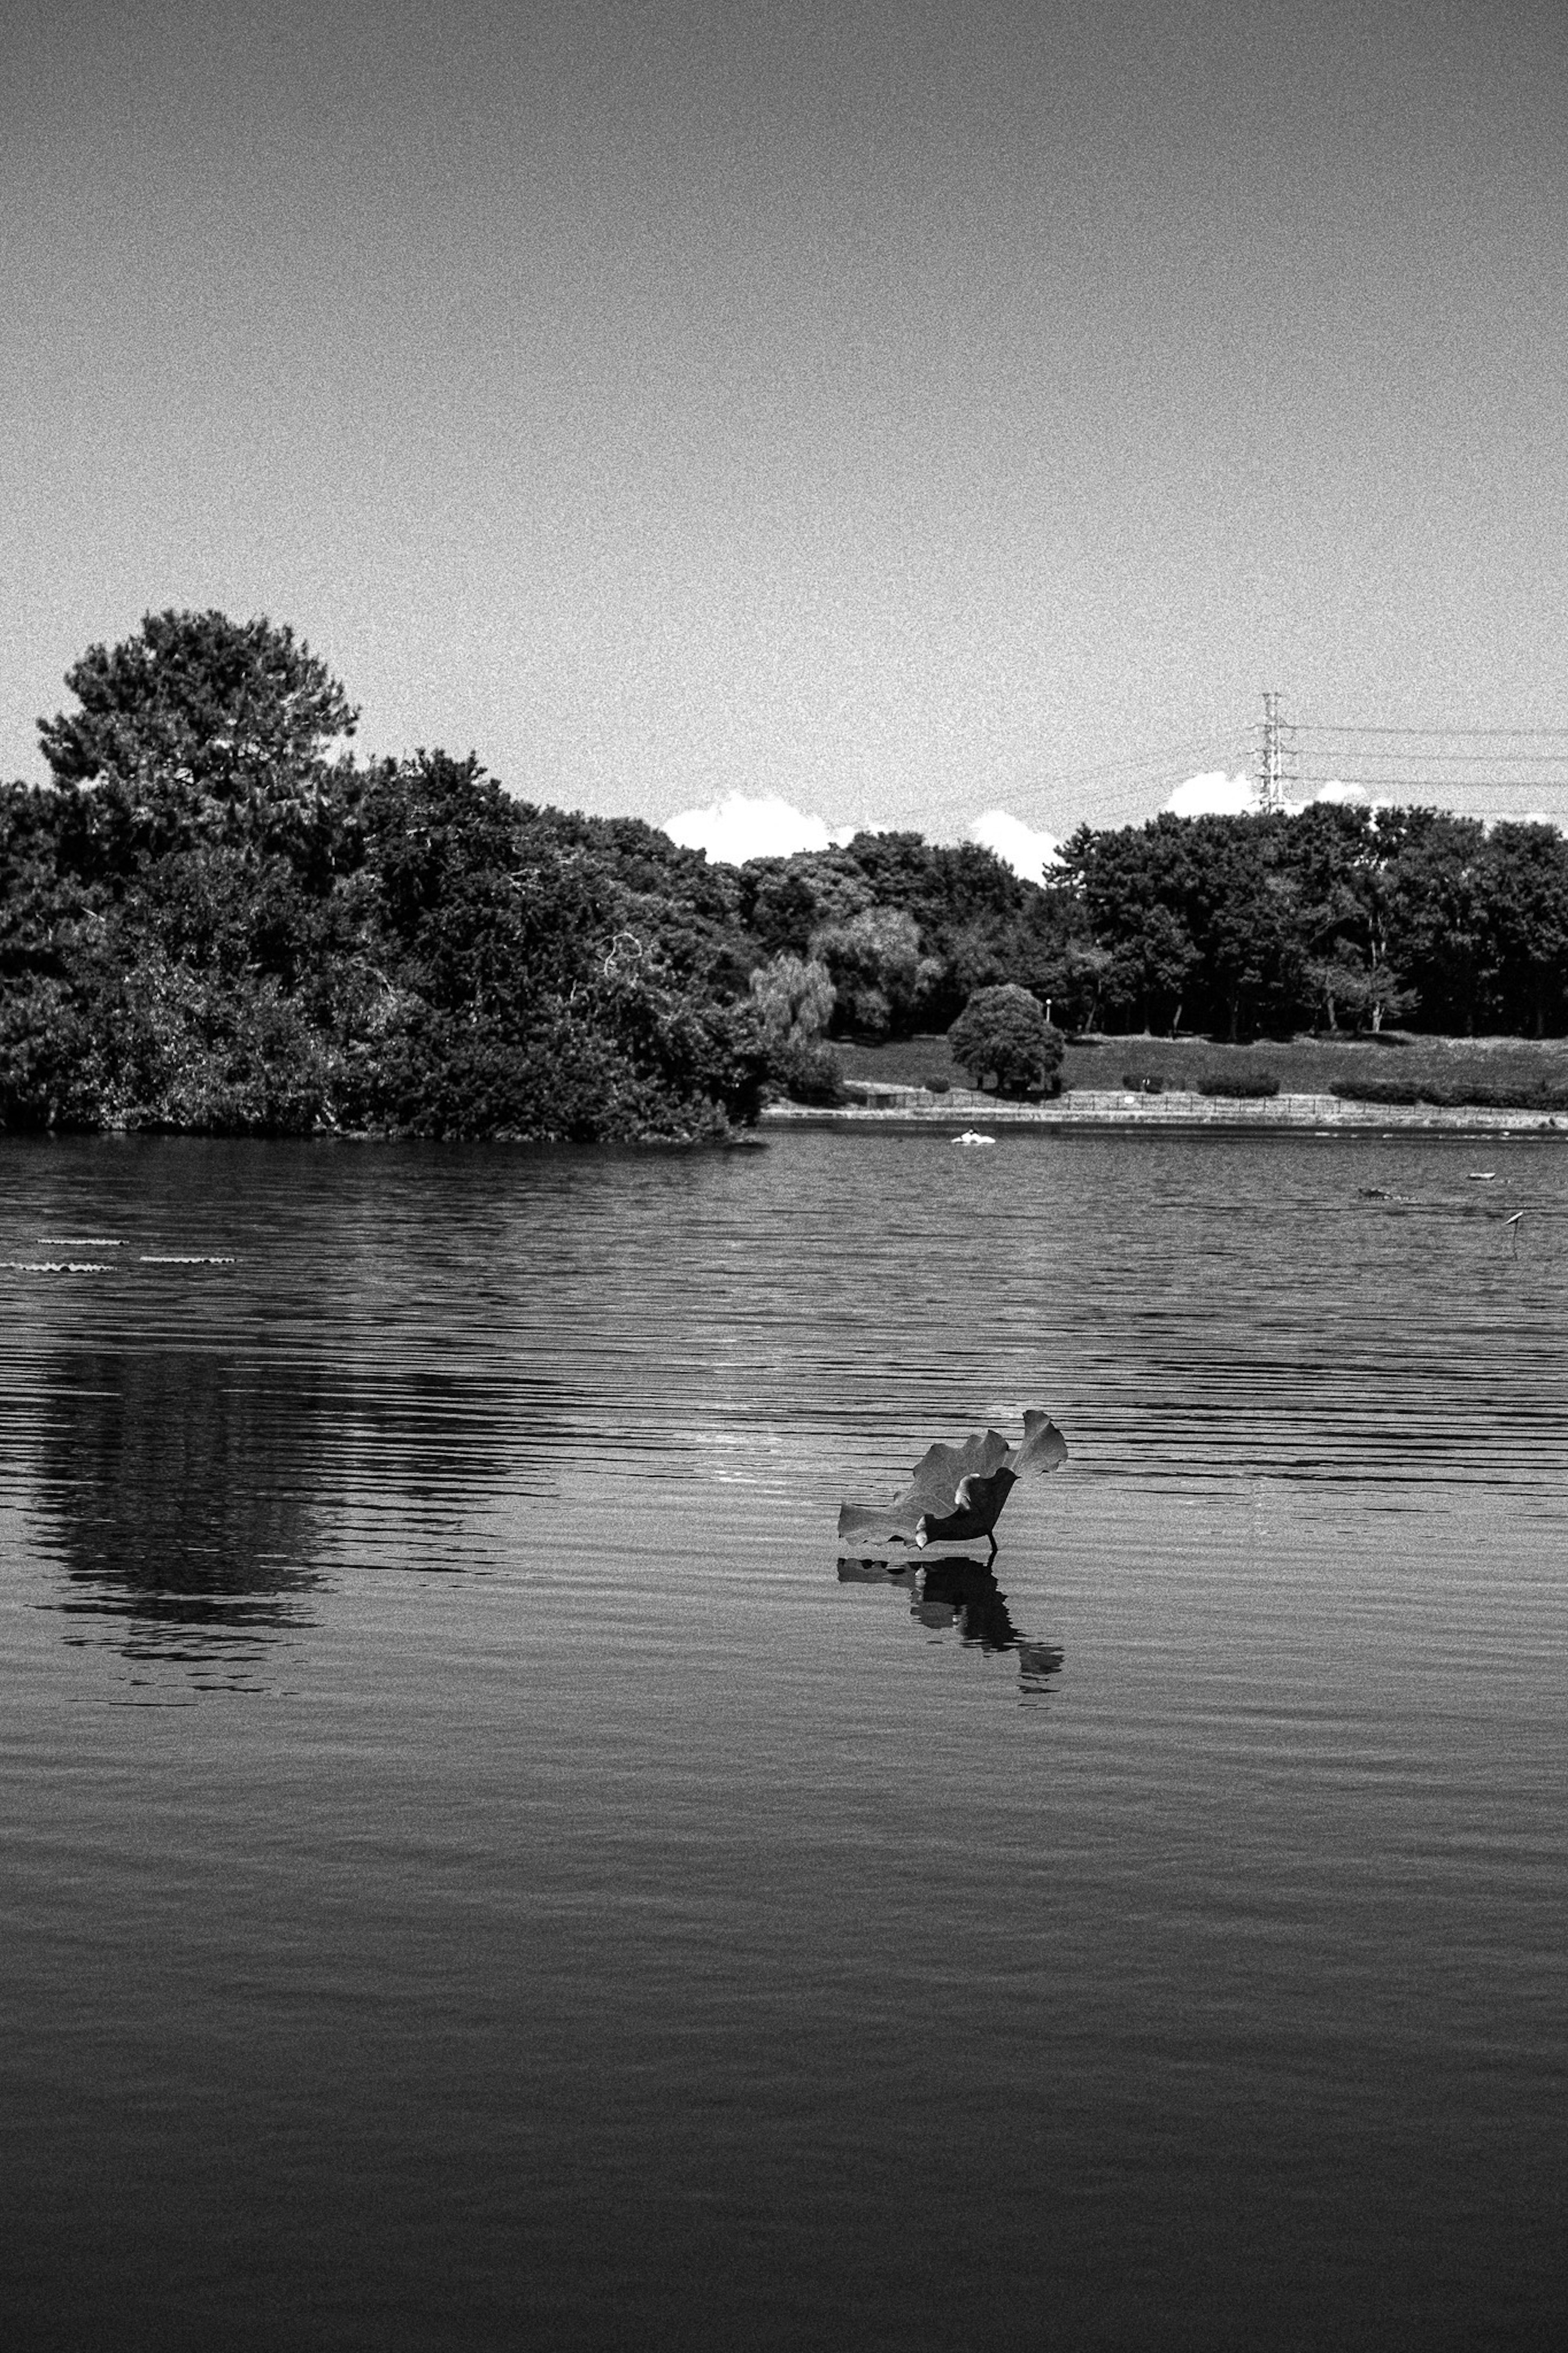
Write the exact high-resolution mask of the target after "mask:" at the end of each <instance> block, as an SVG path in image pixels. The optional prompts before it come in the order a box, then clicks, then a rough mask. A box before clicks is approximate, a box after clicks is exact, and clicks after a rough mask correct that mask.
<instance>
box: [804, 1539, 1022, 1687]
mask: <svg viewBox="0 0 1568 2353" xmlns="http://www.w3.org/2000/svg"><path fill="white" fill-rule="evenodd" d="M838 1582H839V1583H840V1585H892V1586H896V1587H897V1588H899V1590H900V1592H902V1593H906V1594H907V1595H908V1596H909V1597H910V1617H911V1618H914V1619H916V1620H918V1621H919V1622H920V1623H921V1625H922V1626H928V1627H930V1628H931V1630H932V1631H933V1632H945V1631H946V1630H949V1629H952V1630H955V1631H956V1632H957V1634H958V1636H959V1638H960V1640H961V1641H963V1644H964V1645H965V1647H966V1648H973V1649H975V1650H979V1651H987V1652H993V1653H994V1652H998V1651H1014V1652H1016V1656H1017V1660H1018V1672H1019V1677H1020V1680H1021V1681H1022V1682H1023V1683H1024V1684H1025V1686H1026V1688H1028V1687H1034V1688H1039V1687H1040V1686H1041V1685H1043V1684H1044V1683H1045V1682H1046V1680H1047V1678H1048V1677H1049V1676H1051V1675H1054V1674H1056V1673H1058V1672H1059V1671H1060V1668H1061V1664H1062V1661H1063V1659H1064V1657H1065V1656H1066V1653H1065V1652H1064V1651H1062V1649H1061V1648H1060V1646H1059V1644H1058V1643H1055V1642H1043V1641H1037V1640H1036V1639H1033V1638H1031V1637H1029V1636H1026V1635H1024V1634H1020V1633H1019V1631H1018V1630H1017V1628H1016V1626H1015V1625H1014V1623H1013V1618H1012V1613H1011V1611H1010V1609H1009V1608H1008V1605H1007V1597H1006V1595H1005V1593H1004V1592H1003V1591H1002V1588H1001V1587H1000V1586H999V1585H998V1584H997V1582H996V1578H995V1576H994V1573H993V1570H992V1568H991V1565H990V1563H989V1562H988V1561H984V1560H973V1559H970V1558H968V1557H967V1556H964V1555H963V1554H959V1555H956V1556H954V1555H952V1554H949V1555H946V1556H942V1558H940V1559H935V1560H930V1561H926V1562H923V1563H921V1565H919V1566H917V1565H916V1564H915V1563H913V1562H910V1563H907V1564H906V1563H905V1562H902V1561H899V1562H893V1561H886V1560H875V1559H855V1558H853V1557H850V1556H844V1557H842V1558H841V1559H840V1560H839V1563H838Z"/></svg>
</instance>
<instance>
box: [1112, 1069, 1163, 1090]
mask: <svg viewBox="0 0 1568 2353" xmlns="http://www.w3.org/2000/svg"><path fill="white" fill-rule="evenodd" d="M1121 1083H1122V1085H1123V1086H1124V1087H1125V1088H1126V1089H1127V1092H1128V1093H1129V1094H1132V1095H1159V1094H1163V1093H1164V1092H1165V1082H1164V1080H1163V1078H1162V1077H1161V1076H1160V1073H1159V1072H1158V1071H1122V1073H1121Z"/></svg>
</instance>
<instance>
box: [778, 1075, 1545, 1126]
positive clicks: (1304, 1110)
mask: <svg viewBox="0 0 1568 2353" xmlns="http://www.w3.org/2000/svg"><path fill="white" fill-rule="evenodd" d="M866 1094H867V1099H866V1101H865V1102H863V1103H846V1104H844V1105H842V1106H841V1107H839V1108H837V1109H834V1110H827V1109H825V1108H821V1107H819V1106H817V1105H816V1104H811V1103H770V1104H769V1105H768V1107H767V1109H766V1110H765V1111H764V1112H763V1121H764V1122H765V1123H768V1124H791V1125H800V1124H807V1125H812V1124H815V1125H819V1126H825V1127H844V1126H854V1127H939V1128H965V1127H973V1126H982V1127H987V1128H994V1127H1052V1128H1066V1127H1129V1128H1134V1127H1137V1128H1186V1127H1223V1128H1265V1129H1268V1128H1276V1129H1278V1128H1292V1127H1305V1128H1312V1129H1315V1130H1318V1131H1328V1132H1332V1131H1336V1130H1337V1131H1342V1132H1354V1131H1361V1132H1370V1133H1373V1134H1381V1135H1390V1134H1406V1133H1410V1132H1414V1133H1415V1134H1426V1133H1430V1134H1449V1135H1456V1134H1457V1135H1497V1134H1515V1135H1525V1134H1531V1135H1533V1134H1547V1133H1552V1132H1555V1133H1556V1134H1560V1135H1562V1136H1563V1137H1564V1138H1565V1139H1568V1113H1564V1112H1542V1111H1493V1110H1491V1109H1489V1108H1486V1107H1483V1106H1481V1105H1479V1104H1477V1105H1470V1104H1455V1105H1451V1106H1450V1105H1438V1104H1436V1103H1348V1102H1346V1101H1345V1100H1344V1098H1343V1097H1342V1096H1340V1095H1262V1096H1258V1097H1256V1098H1248V1097H1243V1096H1235V1095H1200V1094H1185V1093H1183V1092H1179V1091H1177V1090H1174V1089H1173V1090H1171V1091H1169V1092H1166V1093H1164V1094H1159V1095H1138V1094H1131V1093H1128V1092H1126V1091H1124V1090H1120V1089H1112V1088H1103V1089H1102V1088H1098V1087H1096V1088H1089V1087H1075V1088H1074V1089H1073V1090H1072V1091H1071V1092H1069V1093H1068V1094H1063V1095H1057V1096H1056V1097H1054V1098H1053V1099H1052V1101H1050V1102H1049V1103H1001V1102H998V1100H997V1098H996V1097H995V1096H994V1095H984V1094H977V1093H975V1092H973V1091H971V1090H970V1089H968V1088H963V1087H954V1088H953V1089H952V1092H951V1093H948V1094H945V1095H933V1094H930V1093H928V1092H926V1090H925V1089H924V1088H923V1087H878V1088H868V1090H867V1091H866Z"/></svg>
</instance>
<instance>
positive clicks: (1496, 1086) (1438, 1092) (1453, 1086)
mask: <svg viewBox="0 0 1568 2353" xmlns="http://www.w3.org/2000/svg"><path fill="white" fill-rule="evenodd" d="M1332 1092H1333V1093H1335V1094H1336V1095H1338V1096H1339V1097H1340V1099H1341V1101H1342V1102H1343V1103H1429V1104H1431V1106H1432V1108H1433V1109H1434V1110H1435V1111H1449V1110H1452V1111H1568V1087H1562V1086H1553V1085H1552V1084H1551V1082H1549V1081H1547V1080H1543V1079H1537V1080H1530V1079H1524V1080H1518V1081H1515V1082H1513V1083H1512V1084H1510V1083H1509V1082H1506V1081H1504V1082H1492V1081H1489V1080H1486V1079H1462V1078H1461V1079H1452V1080H1442V1079H1425V1080H1415V1079H1363V1078H1353V1079H1340V1080H1337V1081H1336V1082H1335V1083H1334V1086H1333V1089H1332Z"/></svg>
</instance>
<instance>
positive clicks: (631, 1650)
mask: <svg viewBox="0 0 1568 2353" xmlns="http://www.w3.org/2000/svg"><path fill="white" fill-rule="evenodd" d="M1484 1169H1490V1170H1491V1171H1492V1172H1493V1173H1492V1176H1491V1177H1490V1179H1489V1181H1486V1182H1481V1181H1477V1176H1476V1174H1475V1173H1474V1172H1479V1171H1481V1170H1484ZM1520 1209H1522V1210H1523V1211H1524V1213H1525V1214H1524V1216H1523V1218H1522V1219H1521V1221H1520V1222H1519V1223H1518V1225H1517V1226H1510V1224H1509V1223H1508V1222H1507V1220H1508V1219H1509V1218H1510V1217H1511V1216H1512V1214H1513V1213H1514V1212H1515V1211H1516V1210H1520ZM46 1238H47V1239H46ZM110 1244H118V1245H119V1247H110ZM0 1259H4V1260H5V1261H10V1263H9V1264H7V1265H6V1267H5V1269H4V1270H3V1271H0V1305H3V1310H4V1322H3V1337H0V1558H3V1563H4V1571H3V1576H0V1667H3V1671H4V1694H5V1705H4V1712H3V1716H0V1808H3V1829H4V1835H5V1910H4V1921H3V1941H0V1996H3V2017H4V2027H5V2031H4V2036H3V2038H0V2071H3V2079H0V2193H3V2204H4V2223H3V2227H0V2278H3V2280H4V2288H3V2291H0V2293H3V2296H4V2309H5V2312H7V2313H8V2314H9V2315H10V2316H11V2327H10V2330H9V2333H8V2336H7V2342H8V2343H9V2344H14V2345H16V2347H17V2348H18V2353H21V2348H28V2353H31V2348H54V2347H57V2346H58V2347H62V2348H63V2347H69V2348H83V2347H99V2346H113V2347H115V2348H125V2347H135V2346H141V2345H148V2346H157V2347H160V2348H184V2347H187V2346H188V2347H193V2348H194V2347H197V2346H200V2347H202V2348H213V2347H219V2348H262V2347H266V2348H276V2347H279V2346H285V2345H289V2346H292V2345H300V2346H304V2347H309V2348H327V2349H328V2353H339V2348H366V2353H370V2348H375V2353H389V2348H390V2353H400V2348H459V2347H460V2348H489V2347H511V2346H519V2347H521V2346H537V2347H541V2348H565V2353H575V2348H706V2347H709V2346H715V2347H717V2346H738V2347H744V2348H753V2347H754V2348H803V2347H815V2346H817V2345H820V2344H826V2345H831V2346H835V2347H838V2348H845V2353H859V2348H899V2353H909V2348H921V2353H924V2348H939V2353H947V2348H952V2353H958V2348H964V2349H965V2353H972V2349H973V2348H987V2349H988V2348H992V2347H997V2348H1000V2347H1003V2346H1013V2345H1017V2344H1047V2343H1048V2344H1054V2345H1058V2346H1062V2347H1066V2348H1194V2353H1215V2348H1242V2347H1247V2348H1258V2347H1263V2348H1336V2353H1337V2348H1380V2353H1381V2348H1389V2347H1401V2346H1411V2347H1420V2348H1461V2347H1462V2348H1476V2347H1499V2348H1505V2347H1506V2348H1513V2347H1536V2346H1539V2347H1542V2348H1545V2347H1548V2346H1551V2347H1553V2348H1555V2347H1559V2346H1561V2345H1562V2344H1563V2342H1564V2341H1568V2259H1565V2256H1564V2250H1563V2238H1564V2232H1563V2201H1564V2193H1565V2190H1568V2165H1565V2158H1568V2121H1565V2119H1568V1975H1565V1971H1564V1966H1563V1936H1564V1923H1565V1921H1568V1837H1565V1819H1568V1814H1565V1806H1564V1799H1565V1795H1568V1790H1565V1783H1568V1772H1565V1768H1564V1717H1565V1708H1564V1695H1563V1680H1564V1662H1565V1659H1568V1567H1565V1557H1568V1378H1565V1377H1564V1361H1563V1348H1564V1339H1565V1337H1568V1153H1565V1152H1564V1150H1563V1147H1562V1146H1561V1145H1552V1144H1548V1143H1532V1142H1496V1143H1487V1144H1485V1145H1477V1144H1476V1143H1474V1142H1463V1141H1454V1140H1436V1141H1434V1140H1426V1139H1422V1140H1416V1141H1404V1142H1392V1141H1391V1142H1377V1141H1367V1142H1356V1143H1350V1142H1344V1141H1336V1142H1320V1141H1318V1140H1316V1139H1314V1138H1312V1137H1310V1136H1301V1137H1280V1138H1271V1137H1260V1138H1233V1139H1225V1138H1216V1137H1196V1138H1189V1139H1182V1138H1164V1137H1160V1138H1144V1137H1118V1136H1115V1135H1086V1136H1054V1137H1053V1136H1046V1135H1038V1134H1037V1135H1029V1134H1015V1135H1004V1137H1003V1139H1002V1141H1001V1143H1000V1144H999V1145H998V1146H997V1148H996V1149H995V1150H994V1151H990V1152H964V1151H960V1150H955V1149H953V1147H952V1145H950V1144H949V1143H947V1142H946V1141H945V1140H944V1139H942V1138H941V1137H938V1136H925V1135H913V1136H911V1135H896V1134H895V1135H889V1134H877V1135H867V1134H862V1135H846V1134H827V1133H810V1132H808V1133H805V1134H780V1135H778V1136H777V1137H776V1138H775V1139H774V1140H773V1142H771V1143H770V1145H768V1147H767V1148H766V1149H764V1150H751V1151H738V1152H733V1153H730V1154H723V1155H692V1156H687V1155H652V1156H641V1157H638V1156H616V1155H590V1154H577V1153H573V1152H565V1151H563V1152H556V1153H533V1152H522V1151H509V1150H506V1149H500V1148H497V1149H490V1150H472V1151H469V1150H461V1151H458V1150H447V1151H444V1150H438V1149H423V1148H407V1149H405V1148H398V1147H387V1146H373V1147H356V1146H351V1145H321V1146H310V1145H299V1146H295V1145H227V1144H201V1143H193V1142H184V1141H160V1140H139V1139H121V1140H99V1141H84V1142H29V1141H19V1140H11V1141H9V1142H5V1143H4V1144H0ZM72 1263H76V1264H84V1263H85V1264H87V1265H95V1266H100V1267H102V1268H104V1269H105V1270H106V1271H102V1272H92V1273H89V1272H69V1271H39V1270H40V1269H47V1268H48V1267H51V1266H56V1265H61V1264H63V1265H66V1266H68V1265H70V1264H72ZM1036 1404H1038V1405H1043V1406H1046V1407H1047V1408H1048V1409H1050V1410H1051V1411H1052V1412H1053V1414H1054V1415H1055V1417H1056V1419H1057V1420H1058V1423H1059V1425H1060V1427H1061V1429H1062V1430H1063V1431H1064V1433H1065V1435H1066V1437H1067V1440H1068V1446H1069V1448H1070V1450H1071V1452H1070V1459H1069V1461H1068V1463H1067V1464H1066V1465H1065V1467H1064V1468H1063V1469H1061V1470H1059V1471H1058V1472H1056V1473H1055V1474H1054V1475H1053V1476H1052V1477H1051V1478H1049V1479H1047V1480H1044V1481H1041V1482H1037V1483H1033V1484H1026V1485H1024V1486H1021V1487H1020V1488H1019V1489H1018V1491H1017V1492H1016V1494H1015V1495H1014V1497H1013V1498H1012V1500H1011V1502H1010V1504H1009V1505H1008V1508H1007V1512H1006V1514H1005V1517H1004V1519H1003V1522H1002V1524H1001V1527H1000V1530H999V1534H1000V1536H1001V1539H1002V1549H1001V1552H1000V1555H999V1556H998V1558H997V1561H996V1564H995V1570H994V1579H992V1578H988V1577H986V1576H985V1574H984V1570H983V1568H982V1567H980V1566H979V1565H972V1566H970V1567H967V1568H965V1567H952V1566H951V1565H950V1566H949V1567H947V1568H945V1569H942V1568H939V1567H929V1568H928V1569H927V1570H926V1571H925V1573H924V1574H923V1576H922V1577H920V1578H917V1577H915V1576H914V1575H912V1574H910V1573H909V1572H908V1571H907V1570H906V1571H903V1572H901V1573H900V1574H897V1575H894V1574H893V1573H891V1572H889V1573H888V1574H885V1575H884V1574H882V1573H880V1572H879V1571H877V1570H875V1569H865V1568H858V1569H857V1568H854V1567H851V1568H850V1569H848V1570H847V1571H846V1573H845V1575H844V1576H843V1577H841V1575H840V1571H839V1565H838V1548H837V1540H836V1537H835V1534H834V1525H835V1515H836V1513H837V1505H838V1503H839V1501H840V1499H841V1498H842V1497H844V1496H847V1495H848V1496H855V1497H868V1496H869V1497H875V1496H877V1495H879V1494H885V1493H889V1492H890V1490H891V1488H892V1487H893V1486H894V1485H895V1484H896V1483H898V1482H900V1480H901V1479H902V1478H903V1477H904V1476H906V1475H907V1472H908V1470H909V1468H910V1465H911V1464H912V1463H913V1461H914V1460H915V1458H916V1457H917V1456H918V1455H919V1454H920V1453H921V1451H923V1450H924V1448H925V1447H926V1445H927V1444H928V1443H929V1442H930V1441H931V1440H932V1439H935V1438H952V1439H956V1438H959V1437H962V1435H963V1433H964V1432H965V1431H966V1430H970V1429H973V1428H979V1427H981V1426H983V1425H984V1424H985V1423H986V1422H987V1421H992V1422H995V1423H996V1424H997V1425H998V1426H999V1427H1001V1428H1002V1429H1003V1430H1005V1432H1007V1433H1008V1434H1009V1435H1012V1436H1016V1434H1017V1430H1018V1424H1019V1415H1020V1410H1021V1409H1022V1408H1023V1407H1024V1406H1025V1405H1036ZM895 1557H896V1556H889V1558H895Z"/></svg>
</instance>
